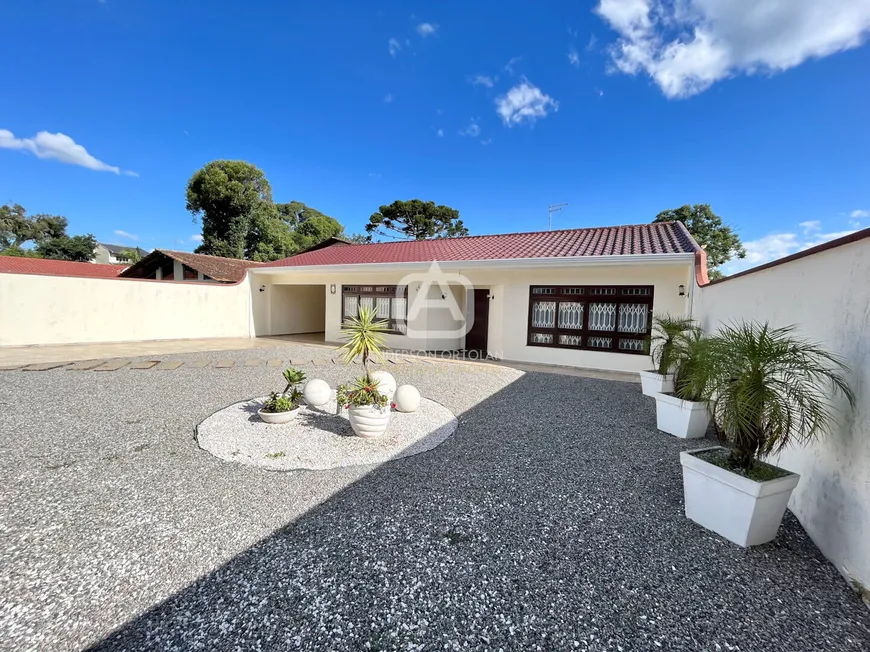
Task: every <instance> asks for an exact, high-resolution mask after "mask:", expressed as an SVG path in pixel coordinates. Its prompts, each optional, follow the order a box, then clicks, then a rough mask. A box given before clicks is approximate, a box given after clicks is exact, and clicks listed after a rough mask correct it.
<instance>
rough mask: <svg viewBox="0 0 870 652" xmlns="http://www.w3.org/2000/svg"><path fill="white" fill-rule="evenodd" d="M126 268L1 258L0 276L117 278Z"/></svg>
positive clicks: (11, 257) (61, 261)
mask: <svg viewBox="0 0 870 652" xmlns="http://www.w3.org/2000/svg"><path fill="white" fill-rule="evenodd" d="M126 268H127V266H126V265H94V264H93V263H74V262H70V261H68V260H49V259H47V258H25V257H23V256H0V274H42V275H45V276H81V277H85V278H116V277H117V276H118V274H120V273H121V272H123V271H124V270H125V269H126Z"/></svg>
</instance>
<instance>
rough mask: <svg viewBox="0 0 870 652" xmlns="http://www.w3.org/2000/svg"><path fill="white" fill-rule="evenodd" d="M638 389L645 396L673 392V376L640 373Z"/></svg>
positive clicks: (648, 372)
mask: <svg viewBox="0 0 870 652" xmlns="http://www.w3.org/2000/svg"><path fill="white" fill-rule="evenodd" d="M639 373H640V387H641V390H642V391H643V393H644V394H645V395H646V396H655V395H656V394H666V393H668V392H673V391H674V374H665V375H664V376H662V375H661V374H658V373H656V372H655V371H641V372H639Z"/></svg>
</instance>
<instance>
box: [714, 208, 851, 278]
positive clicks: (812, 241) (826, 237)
mask: <svg viewBox="0 0 870 652" xmlns="http://www.w3.org/2000/svg"><path fill="white" fill-rule="evenodd" d="M798 226H800V227H801V228H802V229H803V231H804V234H803V236H800V235H798V234H797V233H771V234H770V235H766V236H764V237H763V238H759V239H758V240H750V241H749V242H744V243H743V246H744V247H746V258H743V259H734V260H731V261H729V262H728V263H726V264H725V265H723V266H722V272H723V273H725V274H736V273H737V272H742V271H743V270H746V269H749V268H751V267H757V266H758V265H763V264H764V263H769V262H771V261H773V260H777V259H779V258H784V257H785V256H790V255H791V254H794V253H797V252H799V251H805V250H806V249H810V248H812V247H815V246H817V245H820V244H823V243H825V242H829V241H831V240H836V239H837V238H842V237H843V236H847V235H851V234H852V233H855V231H854V230H851V231H835V232H831V233H820V232H819V230H820V228H821V222H819V221H818V220H811V221H809V222H801V223H800V224H798Z"/></svg>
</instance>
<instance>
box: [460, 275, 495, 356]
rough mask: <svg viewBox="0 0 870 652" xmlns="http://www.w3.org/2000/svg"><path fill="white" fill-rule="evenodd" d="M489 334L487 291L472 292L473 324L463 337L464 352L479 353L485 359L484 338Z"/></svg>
mask: <svg viewBox="0 0 870 652" xmlns="http://www.w3.org/2000/svg"><path fill="white" fill-rule="evenodd" d="M488 333H489V290H475V291H474V324H472V326H471V330H470V331H468V333H467V334H466V335H465V350H466V351H480V352H481V353H482V354H483V355H482V357H486V338H487V334H488Z"/></svg>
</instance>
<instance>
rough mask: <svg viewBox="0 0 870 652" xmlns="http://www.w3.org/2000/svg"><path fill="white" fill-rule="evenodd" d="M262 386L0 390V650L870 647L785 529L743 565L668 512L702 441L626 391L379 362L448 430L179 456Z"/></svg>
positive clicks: (827, 578) (167, 376) (271, 378)
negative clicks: (399, 446) (440, 434)
mask: <svg viewBox="0 0 870 652" xmlns="http://www.w3.org/2000/svg"><path fill="white" fill-rule="evenodd" d="M323 351H324V350H323V349H306V348H305V347H301V346H290V347H287V348H286V349H273V350H270V352H269V357H275V358H277V357H284V358H285V359H288V358H293V359H298V358H303V359H306V358H307V359H311V358H318V357H323V355H324V353H323ZM256 354H257V352H252V351H237V352H220V353H214V354H211V353H209V354H197V356H196V358H197V359H203V358H206V357H209V358H211V359H212V360H217V359H227V358H239V359H243V358H251V357H254V356H255V355H256ZM172 359H177V360H192V359H193V358H192V357H187V358H186V357H185V356H183V355H174V356H172ZM306 370H307V371H308V373H309V376H319V377H322V378H324V379H326V380H328V381H329V382H330V383H331V384H333V385H334V384H335V383H336V381H338V380H342V379H345V378H347V376H348V370H347V369H343V368H341V367H338V366H334V365H329V366H319V367H308V368H306ZM279 371H280V370H276V369H271V368H266V367H265V366H260V367H256V366H244V365H236V366H234V367H232V368H229V369H215V368H213V367H209V368H204V369H196V368H192V367H189V366H187V365H185V366H183V367H181V368H179V369H176V370H171V371H159V370H157V369H150V370H133V369H121V370H119V371H115V372H109V373H105V372H104V373H97V372H91V371H66V370H63V369H58V370H53V371H45V372H5V373H2V374H0V413H2V419H0V446H2V448H0V469H2V477H0V489H2V504H0V550H2V557H0V566H2V569H0V570H2V572H0V649H8V650H23V649H40V650H69V649H81V648H86V647H88V646H95V647H96V648H97V649H101V650H197V649H202V650H214V649H222V650H223V649H243V650H260V649H263V650H285V649H307V650H366V649H372V650H375V649H377V650H392V649H415V650H416V649H419V650H435V649H438V650H445V649H493V650H497V649H505V650H507V649H523V650H531V649H540V650H562V649H579V650H624V651H628V650H659V649H663V650H692V651H697V650H711V651H712V650H740V651H742V652H749V651H754V650H757V651H762V650H763V651H770V650H783V651H786V650H787V651H789V652H794V651H801V650H807V651H813V652H816V651H820V650H867V649H870V613H868V611H867V609H866V608H865V607H864V606H863V604H862V603H861V601H860V600H859V599H858V597H857V596H856V595H855V594H854V593H852V592H851V591H850V590H849V588H848V587H847V585H846V583H845V582H844V581H843V579H842V578H841V577H840V576H839V575H838V574H837V572H836V570H835V569H834V567H833V566H832V565H831V564H830V563H828V562H827V561H826V560H825V559H824V558H823V557H822V556H821V554H820V553H819V552H818V550H817V549H816V548H815V546H814V545H813V544H812V543H811V541H810V540H809V538H808V537H807V536H806V534H805V533H804V531H803V530H802V528H801V527H800V525H799V524H798V523H797V521H796V519H795V518H794V517H793V516H791V514H790V513H789V514H787V516H786V520H785V522H784V524H783V528H782V530H781V531H780V535H779V537H778V538H777V540H776V541H775V542H773V543H771V544H767V545H765V546H760V547H757V548H754V549H751V550H743V549H740V548H738V547H736V546H734V545H732V544H730V543H728V542H727V541H725V540H723V539H721V538H720V537H718V536H716V535H714V534H711V533H708V532H706V531H704V530H703V529H701V528H700V527H698V526H696V525H694V524H693V523H691V522H690V521H687V520H686V519H685V518H684V517H683V514H682V507H683V506H682V484H681V476H680V463H679V458H678V452H679V451H680V450H685V449H688V448H694V447H697V446H698V443H697V442H694V443H686V442H683V441H680V440H677V439H675V438H672V437H669V436H667V435H663V434H661V433H658V432H657V431H656V429H655V407H654V402H653V401H652V400H651V399H648V398H646V397H644V396H642V395H641V393H640V387H639V386H638V385H634V384H630V383H620V382H614V381H605V380H593V379H587V378H578V377H571V376H558V375H550V374H540V373H528V374H523V373H521V372H518V371H515V370H513V369H509V368H504V367H479V366H475V365H448V364H441V365H435V366H433V365H424V364H411V365H399V366H397V368H396V369H395V370H392V369H391V371H393V373H394V375H395V376H396V377H397V380H398V381H399V382H400V383H401V382H411V383H413V384H415V385H417V386H418V387H419V388H420V389H421V391H422V393H423V394H424V396H428V397H431V398H433V399H434V400H437V401H439V402H441V403H443V404H444V405H446V406H448V407H449V408H450V409H451V410H453V412H454V413H456V414H457V415H458V416H459V429H458V430H457V432H456V433H455V434H454V435H453V436H452V437H450V438H449V439H448V440H447V441H446V442H444V443H443V444H441V445H440V446H438V447H437V448H435V449H434V450H432V451H430V452H427V453H423V454H420V455H416V456H413V457H408V458H405V459H401V460H397V461H394V462H389V463H387V464H385V465H383V466H380V467H354V468H345V469H334V470H330V471H318V472H312V471H294V472H287V473H270V472H266V471H262V470H256V469H252V468H246V467H243V466H241V465H234V464H230V463H227V462H222V461H220V460H218V459H216V458H214V457H212V456H211V455H210V454H208V453H206V452H204V451H202V450H200V449H199V448H198V447H197V445H196V443H195V442H194V440H193V428H194V426H195V425H196V423H198V422H199V421H201V420H202V419H203V418H205V417H206V416H207V415H209V414H211V413H212V412H214V411H215V410H217V409H219V408H221V407H223V406H224V405H227V404H229V403H233V402H235V401H238V400H240V399H243V398H247V397H251V396H262V395H264V394H266V393H268V391H269V390H271V389H275V388H277V389H280V385H281V384H282V383H281V379H280V373H279Z"/></svg>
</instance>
